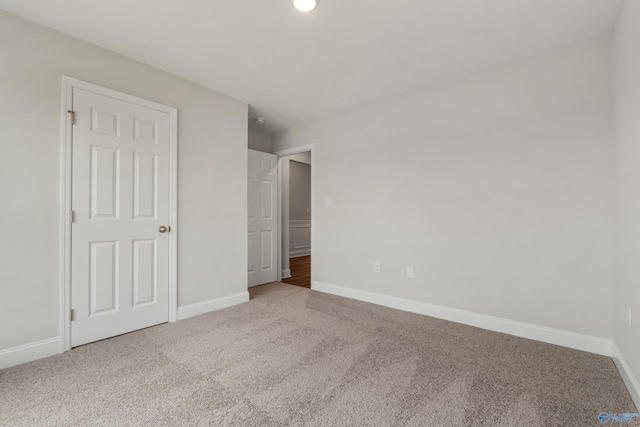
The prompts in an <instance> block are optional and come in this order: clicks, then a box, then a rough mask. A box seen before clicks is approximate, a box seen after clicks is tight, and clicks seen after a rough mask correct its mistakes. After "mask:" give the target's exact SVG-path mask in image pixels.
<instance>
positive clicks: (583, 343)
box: [311, 282, 612, 356]
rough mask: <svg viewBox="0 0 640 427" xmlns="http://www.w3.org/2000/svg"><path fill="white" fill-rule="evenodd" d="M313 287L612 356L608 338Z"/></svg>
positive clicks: (332, 287) (354, 291)
mask: <svg viewBox="0 0 640 427" xmlns="http://www.w3.org/2000/svg"><path fill="white" fill-rule="evenodd" d="M311 289H313V290H316V291H320V292H325V293H328V294H333V295H338V296H341V297H346V298H351V299H356V300H359V301H365V302H370V303H373V304H377V305H382V306H385V307H391V308H395V309H398V310H403V311H408V312H411V313H417V314H424V315H426V316H431V317H436V318H438V319H444V320H449V321H452V322H457V323H463V324H465V325H470V326H475V327H477V328H482V329H487V330H490V331H495V332H501V333H503V334H509V335H514V336H517V337H521V338H528V339H532V340H536V341H542V342H546V343H549V344H555V345H560V346H563V347H568V348H573V349H576V350H582V351H588V352H590V353H596V354H600V355H603V356H611V344H612V341H611V340H609V339H605V338H599V337H593V336H590V335H582V334H578V333H575V332H569V331H563V330H561V329H553V328H547V327H545V326H538V325H534V324H531V323H524V322H517V321H514V320H509V319H503V318H501V317H494V316H487V315H485V314H479V313H473V312H470V311H464V310H458V309H455V308H449V307H443V306H439V305H434V304H428V303H424V302H420V301H412V300H408V299H404V298H397V297H392V296H388V295H383V294H377V293H373V292H368V291H362V290H358V289H352V288H346V287H343V286H336V285H329V284H326V283H320V282H313V285H312V286H311Z"/></svg>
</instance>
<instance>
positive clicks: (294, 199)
mask: <svg viewBox="0 0 640 427" xmlns="http://www.w3.org/2000/svg"><path fill="white" fill-rule="evenodd" d="M289 220H292V221H304V220H307V221H310V220H311V165H310V164H307V163H300V162H296V161H290V162H289Z"/></svg>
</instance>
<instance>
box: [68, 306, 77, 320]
mask: <svg viewBox="0 0 640 427" xmlns="http://www.w3.org/2000/svg"><path fill="white" fill-rule="evenodd" d="M75 317H76V316H75V310H73V309H71V313H70V314H69V318H70V319H71V321H72V322H73V321H74V320H76V319H75Z"/></svg>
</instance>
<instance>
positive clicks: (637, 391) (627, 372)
mask: <svg viewBox="0 0 640 427" xmlns="http://www.w3.org/2000/svg"><path fill="white" fill-rule="evenodd" d="M612 353H613V354H612V357H613V361H614V362H615V364H616V367H617V368H618V371H619V372H620V376H622V379H623V381H624V383H625V385H626V386H627V389H628V390H629V394H630V395H631V398H632V399H633V402H634V403H635V404H636V409H637V410H640V382H638V379H637V378H636V377H635V375H633V372H632V371H631V367H630V366H629V364H628V363H627V361H626V360H625V358H624V356H623V355H622V353H621V352H620V349H619V348H618V346H617V345H616V343H615V342H614V343H613V349H612Z"/></svg>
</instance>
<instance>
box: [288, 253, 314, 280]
mask: <svg viewBox="0 0 640 427" xmlns="http://www.w3.org/2000/svg"><path fill="white" fill-rule="evenodd" d="M289 268H290V269H291V277H289V278H288V279H283V280H282V281H283V282H284V283H288V284H290V285H296V286H302V287H303V288H310V287H311V255H307V256H301V257H296V258H290V259H289Z"/></svg>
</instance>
